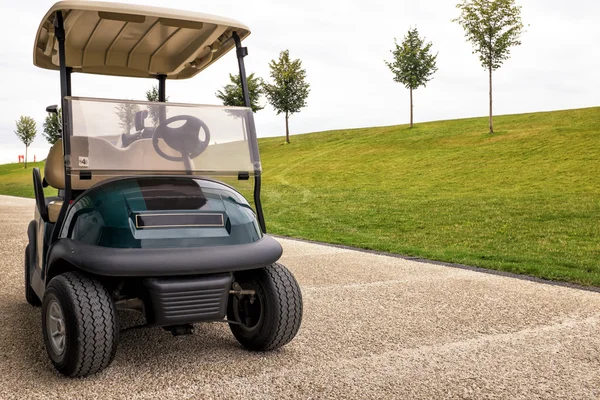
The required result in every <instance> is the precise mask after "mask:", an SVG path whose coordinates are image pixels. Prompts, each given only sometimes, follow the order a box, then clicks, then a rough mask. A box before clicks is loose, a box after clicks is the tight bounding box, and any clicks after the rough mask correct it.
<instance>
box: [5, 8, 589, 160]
mask: <svg viewBox="0 0 600 400" xmlns="http://www.w3.org/2000/svg"><path fill="white" fill-rule="evenodd" d="M128 2H129V3H138V4H147V5H154V6H165V5H168V6H169V7H172V8H179V9H184V10H193V11H199V12H205V13H211V14H217V15H222V16H228V17H231V18H234V19H237V20H240V21H241V22H243V23H245V24H246V25H248V26H249V27H250V29H251V30H252V34H251V35H250V37H249V38H248V39H247V40H246V41H244V43H245V45H246V46H248V49H249V56H248V57H247V58H246V68H247V70H248V72H255V73H257V75H259V76H261V77H263V78H268V75H269V70H268V62H269V60H271V59H273V58H276V57H277V56H278V54H279V52H280V51H281V50H284V49H289V50H290V54H291V56H292V57H293V58H300V59H302V62H303V66H304V68H305V69H306V70H307V76H308V81H309V83H310V84H311V93H310V96H309V98H308V107H306V108H305V109H304V110H302V112H301V113H299V114H296V115H294V116H293V117H292V118H291V119H290V129H291V132H292V134H294V133H306V132H313V131H322V130H329V129H340V128H355V127H367V126H380V125H393V124H402V123H407V122H408V111H409V102H408V100H409V98H408V91H407V90H406V89H404V88H403V87H402V85H400V84H397V83H394V82H393V80H392V74H391V72H390V71H389V70H388V68H387V66H386V65H385V64H384V62H383V60H384V59H390V58H391V54H390V49H392V47H393V44H394V37H397V38H398V39H399V40H401V39H402V37H403V36H404V34H405V33H406V31H407V30H408V29H409V28H410V27H411V26H416V27H417V28H418V29H419V32H420V33H421V35H424V36H426V38H427V40H430V41H432V42H433V49H434V51H436V52H439V56H438V61H437V65H438V68H439V71H438V72H437V73H436V75H435V76H434V79H433V81H431V82H430V83H429V84H428V86H427V87H426V88H420V89H419V90H417V91H416V92H415V121H416V122H421V121H432V120H440V119H454V118H462V117H472V116H482V115H486V112H487V76H486V72H485V71H484V69H483V68H482V67H481V65H480V63H479V60H478V58H477V56H476V55H473V54H471V45H470V44H469V43H467V42H465V40H464V34H463V31H462V28H461V27H460V26H459V25H457V24H456V23H453V22H451V19H452V18H454V17H456V16H457V11H458V10H457V9H456V8H455V3H456V2H457V0H421V1H416V0H412V1H408V0H396V1H392V0H386V1H383V0H360V1H359V0H344V1H331V0H303V1H298V0H293V1H292V0H253V1H248V0H229V1H227V2H224V1H211V2H208V1H198V0H170V1H169V2H165V1H161V0H129V1H128ZM53 3H54V1H51V0H26V1H25V0H22V1H10V2H9V1H2V6H1V10H2V13H0V37H2V44H3V48H2V54H3V57H2V58H0V79H1V82H2V87H1V90H0V105H1V111H0V163H1V162H8V161H9V160H8V159H7V157H9V158H10V159H12V158H15V159H16V154H22V153H23V152H21V153H17V152H18V150H17V149H19V148H20V146H19V143H20V142H19V140H18V139H17V138H16V136H15V135H14V133H13V131H14V129H15V127H14V125H15V120H16V119H18V117H19V116H20V115H30V116H32V117H33V118H34V119H35V120H36V121H37V123H38V127H39V130H38V136H39V137H38V138H37V139H36V141H35V142H34V144H33V145H32V148H33V149H34V151H33V152H34V153H35V152H36V151H37V153H44V151H43V150H41V149H43V148H47V144H46V143H45V140H44V138H43V137H42V135H41V126H42V123H43V120H44V117H45V107H46V106H47V105H49V104H56V103H58V101H59V90H60V87H59V76H58V72H57V71H46V70H42V69H39V68H36V67H34V66H33V62H32V53H33V41H34V36H35V33H36V30H37V27H38V24H39V22H40V20H41V18H42V17H43V16H44V14H45V13H46V11H47V10H48V9H49V8H50V6H51V5H52V4H53ZM518 4H520V5H522V7H523V14H522V17H523V21H524V23H525V25H526V26H527V27H526V29H527V32H526V33H525V34H524V35H523V37H522V42H523V44H522V45H521V46H520V47H517V48H515V49H513V51H512V56H511V58H510V60H508V61H507V62H506V63H505V64H504V65H503V67H502V68H501V69H500V70H498V71H497V72H495V74H494V80H495V83H494V92H495V98H494V100H495V106H494V107H495V113H497V114H511V113H523V112H531V111H543V110H556V109H566V108H579V107H590V106H598V105H600V100H599V99H600V95H599V89H600V72H599V71H600V52H599V51H598V48H599V46H600V2H599V1H597V0H569V1H565V0H520V1H518ZM236 69H237V64H236V59H235V55H234V53H233V52H231V53H229V54H228V55H226V56H225V57H223V58H222V59H221V60H219V61H218V62H217V63H215V64H213V65H212V66H210V67H209V68H208V69H207V70H205V71H203V72H202V73H200V74H199V75H198V76H196V77H195V78H192V79H190V80H184V81H176V82H168V83H167V94H168V96H169V97H170V100H171V101H176V102H189V103H204V104H217V103H218V100H217V99H216V98H215V96H214V93H215V92H216V90H217V89H219V88H220V86H222V85H223V84H225V83H227V82H228V77H227V74H228V73H230V72H232V73H235V72H236ZM154 83H155V81H153V80H150V79H138V78H129V79H126V78H115V77H101V76H95V75H84V74H74V76H73V95H76V96H90V97H104V98H114V99H123V98H133V99H143V97H144V93H145V91H146V90H147V89H149V88H150V87H151V86H152V85H153V84H154ZM263 101H264V100H263ZM256 125H257V130H258V135H259V137H260V136H276V135H283V134H284V133H285V128H284V118H283V116H282V115H279V116H277V115H276V114H275V112H274V111H273V110H272V109H271V108H270V107H269V106H267V107H266V108H265V109H264V110H262V111H260V112H258V113H257V114H256ZM13 153H14V154H13ZM43 156H45V154H42V157H43ZM39 157H40V156H38V158H39Z"/></svg>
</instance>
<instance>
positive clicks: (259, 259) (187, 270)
mask: <svg viewBox="0 0 600 400" xmlns="http://www.w3.org/2000/svg"><path fill="white" fill-rule="evenodd" d="M282 253H283V249H282V248H281V245H280V244H279V242H278V241H276V240H275V239H273V238H272V237H271V236H268V235H265V236H263V237H262V239H260V240H258V241H256V242H254V243H248V244H238V245H234V246H207V247H193V248H163V249H151V248H141V249H119V248H110V247H100V246H95V245H90V244H85V243H81V242H76V241H74V240H72V239H59V240H58V241H57V242H56V243H55V244H54V245H53V246H52V248H51V249H50V254H49V258H48V265H50V266H52V264H54V262H56V261H58V260H61V259H62V260H65V261H67V262H69V263H71V264H73V265H75V266H76V267H78V268H80V269H82V270H84V271H87V272H89V273H92V274H96V275H103V276H121V277H141V276H143V277H152V276H176V275H201V274H215V273H224V272H235V271H241V270H248V269H256V268H262V267H265V266H267V265H270V264H273V263H274V262H276V261H277V260H279V258H280V257H281V254H282ZM50 268H52V267H50Z"/></svg>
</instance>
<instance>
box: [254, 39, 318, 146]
mask: <svg viewBox="0 0 600 400" xmlns="http://www.w3.org/2000/svg"><path fill="white" fill-rule="evenodd" d="M269 67H270V68H271V74H270V75H271V79H273V83H272V84H270V83H265V84H264V85H263V87H264V91H265V95H266V96H267V100H268V101H269V103H270V104H271V105H272V106H273V108H274V109H275V111H277V115H279V114H281V113H285V141H286V143H289V142H290V129H289V117H290V115H292V114H295V113H297V112H300V110H301V109H302V108H304V107H306V98H307V97H308V94H309V93H310V85H309V84H308V83H307V82H306V70H304V69H302V61H300V59H296V60H290V52H289V50H285V51H282V52H281V53H279V60H277V61H275V60H271V62H270V63H269Z"/></svg>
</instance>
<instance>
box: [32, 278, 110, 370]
mask: <svg viewBox="0 0 600 400" xmlns="http://www.w3.org/2000/svg"><path fill="white" fill-rule="evenodd" d="M57 316H58V317H60V316H62V319H61V318H58V321H59V322H57V318H56V317H57ZM52 332H54V333H57V332H58V334H57V336H55V337H58V338H59V339H60V338H61V337H62V347H61V346H60V340H57V341H54V340H53V339H52V337H51V336H52ZM61 332H62V334H61ZM42 334H43V336H44V344H45V345H46V351H47V352H48V356H49V357H50V360H51V361H52V364H53V365H54V367H55V368H56V369H57V370H58V371H59V372H60V373H61V374H63V375H66V376H70V377H79V376H87V375H91V374H94V373H96V372H98V371H101V370H103V369H104V368H106V367H108V365H109V364H110V363H111V361H112V359H113V358H114V356H115V353H116V351H117V343H118V340H119V329H118V323H117V313H116V310H115V305H114V303H113V301H112V298H111V297H110V294H109V293H108V291H107V290H106V288H105V287H104V286H103V285H102V284H101V283H100V282H98V281H96V280H95V279H93V278H90V277H88V276H86V275H84V274H81V273H79V272H67V273H65V274H62V275H58V276H56V277H54V278H53V279H52V280H51V281H50V283H49V284H48V287H47V288H46V292H45V293H44V301H43V303H42Z"/></svg>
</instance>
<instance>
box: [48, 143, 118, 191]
mask: <svg viewBox="0 0 600 400" xmlns="http://www.w3.org/2000/svg"><path fill="white" fill-rule="evenodd" d="M107 143H108V142H107ZM108 144H109V145H110V143H108ZM44 178H45V179H46V182H48V184H49V185H50V186H52V187H53V188H55V189H59V190H60V189H64V188H65V164H64V152H63V144H62V139H59V140H58V141H57V142H56V143H54V145H53V146H52V147H51V148H50V152H49V153H48V157H47V158H46V163H45V164H44ZM108 178H110V177H109V176H99V175H97V176H94V177H92V179H88V180H80V179H79V176H77V175H72V176H71V187H72V188H73V189H75V190H85V189H89V188H90V187H92V186H93V185H95V184H96V183H98V182H100V181H103V180H104V179H108Z"/></svg>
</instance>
